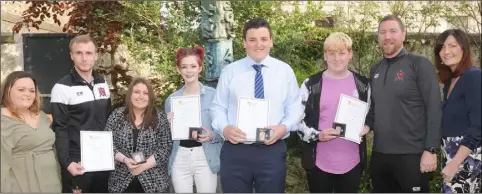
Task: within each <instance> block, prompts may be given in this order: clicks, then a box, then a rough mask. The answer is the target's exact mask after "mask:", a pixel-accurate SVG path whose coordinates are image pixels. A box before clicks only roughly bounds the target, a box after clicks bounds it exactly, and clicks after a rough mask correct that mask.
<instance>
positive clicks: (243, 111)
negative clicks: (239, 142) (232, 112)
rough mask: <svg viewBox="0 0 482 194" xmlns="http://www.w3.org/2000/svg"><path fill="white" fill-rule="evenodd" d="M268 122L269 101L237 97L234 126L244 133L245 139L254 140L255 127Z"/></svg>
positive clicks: (262, 125) (264, 125)
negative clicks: (236, 113)
mask: <svg viewBox="0 0 482 194" xmlns="http://www.w3.org/2000/svg"><path fill="white" fill-rule="evenodd" d="M268 123H269V101H268V100H265V99H251V98H239V100H238V115H237V120H236V126H237V127H238V128H239V129H241V130H242V131H243V132H244V133H246V141H256V129H257V128H264V127H266V126H268Z"/></svg>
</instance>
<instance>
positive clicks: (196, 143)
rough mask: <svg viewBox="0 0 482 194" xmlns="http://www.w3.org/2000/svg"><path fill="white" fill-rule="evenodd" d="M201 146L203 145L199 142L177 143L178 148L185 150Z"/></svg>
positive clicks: (186, 141)
mask: <svg viewBox="0 0 482 194" xmlns="http://www.w3.org/2000/svg"><path fill="white" fill-rule="evenodd" d="M202 145H203V144H201V143H200V142H198V141H196V140H181V141H180V142H179V146H181V147H185V148H193V147H200V146H202Z"/></svg>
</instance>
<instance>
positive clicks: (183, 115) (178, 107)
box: [171, 95, 201, 140]
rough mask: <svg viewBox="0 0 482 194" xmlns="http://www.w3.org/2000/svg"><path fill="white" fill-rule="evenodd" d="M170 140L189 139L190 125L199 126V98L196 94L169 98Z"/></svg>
mask: <svg viewBox="0 0 482 194" xmlns="http://www.w3.org/2000/svg"><path fill="white" fill-rule="evenodd" d="M171 112H173V114H174V117H173V119H172V123H171V137H172V140H187V139H189V128H190V127H201V99H200V97H199V96H198V95H196V96H176V97H172V98H171Z"/></svg>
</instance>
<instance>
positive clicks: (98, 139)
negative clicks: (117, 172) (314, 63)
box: [80, 131, 114, 172]
mask: <svg viewBox="0 0 482 194" xmlns="http://www.w3.org/2000/svg"><path fill="white" fill-rule="evenodd" d="M80 162H81V163H82V166H83V167H84V172H96V171H108V170H114V149H113V141H112V131H80Z"/></svg>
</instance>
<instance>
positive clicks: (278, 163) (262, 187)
mask: <svg viewBox="0 0 482 194" xmlns="http://www.w3.org/2000/svg"><path fill="white" fill-rule="evenodd" d="M220 175H221V185H222V189H223V192H225V193H252V192H253V186H254V190H255V192H257V193H284V192H285V179H286V144H285V143H284V141H283V140H280V141H278V142H276V143H274V144H272V145H269V146H267V145H254V144H236V145H234V144H231V143H230V142H228V141H226V142H224V144H223V147H222V149H221V171H220Z"/></svg>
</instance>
